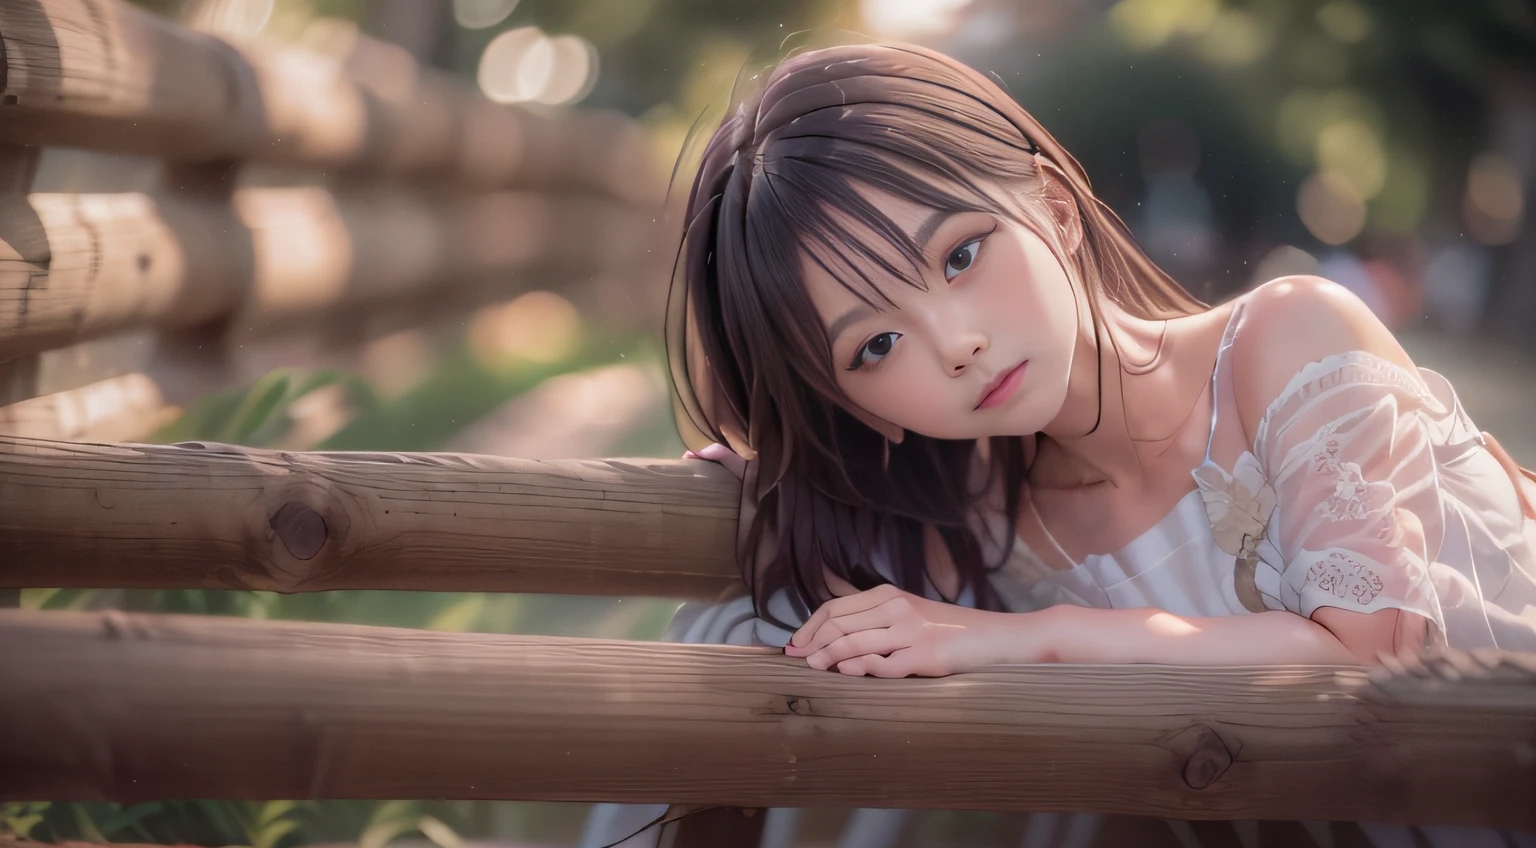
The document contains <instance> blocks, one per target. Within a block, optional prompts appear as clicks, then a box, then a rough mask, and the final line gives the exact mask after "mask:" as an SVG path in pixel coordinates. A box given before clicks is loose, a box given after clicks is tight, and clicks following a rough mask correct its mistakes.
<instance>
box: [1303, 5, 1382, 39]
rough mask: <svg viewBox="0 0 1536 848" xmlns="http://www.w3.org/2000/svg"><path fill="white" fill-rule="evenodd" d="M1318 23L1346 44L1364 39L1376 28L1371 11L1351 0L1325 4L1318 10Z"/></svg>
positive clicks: (1325, 30)
mask: <svg viewBox="0 0 1536 848" xmlns="http://www.w3.org/2000/svg"><path fill="white" fill-rule="evenodd" d="M1317 23H1318V26H1321V27H1322V28H1323V31H1324V32H1326V33H1328V34H1329V35H1331V36H1333V37H1334V38H1337V39H1338V40H1339V41H1342V42H1344V43H1345V44H1354V43H1356V42H1358V41H1364V40H1365V38H1366V37H1367V36H1369V35H1370V34H1371V32H1372V31H1373V30H1375V28H1376V22H1375V21H1373V20H1372V19H1371V13H1370V12H1367V11H1366V10H1365V8H1364V7H1363V6H1361V5H1360V4H1359V3H1354V2H1351V1H1350V0H1333V2H1331V3H1327V4H1324V5H1323V6H1322V7H1320V8H1319V9H1318V10H1317Z"/></svg>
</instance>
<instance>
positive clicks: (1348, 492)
mask: <svg viewBox="0 0 1536 848" xmlns="http://www.w3.org/2000/svg"><path fill="white" fill-rule="evenodd" d="M1331 436H1332V432H1331V428H1329V431H1328V432H1323V433H1319V442H1321V444H1320V445H1319V446H1318V449H1317V452H1316V453H1314V454H1313V455H1312V468H1313V469H1314V470H1315V471H1317V472H1318V473H1320V474H1332V475H1334V477H1335V478H1336V479H1335V480H1334V483H1333V492H1332V493H1331V494H1329V495H1328V498H1327V500H1325V501H1323V502H1321V503H1319V504H1318V505H1317V512H1318V514H1319V515H1322V516H1324V517H1325V518H1329V519H1331V520H1333V521H1351V520H1356V521H1357V520H1360V519H1363V518H1365V517H1366V516H1367V515H1369V514H1370V513H1372V512H1375V511H1377V510H1380V509H1383V508H1385V507H1388V506H1390V505H1391V504H1392V501H1393V499H1394V496H1395V495H1396V491H1395V490H1394V489H1393V488H1392V484H1391V483H1382V482H1375V483H1372V482H1369V481H1367V480H1366V479H1365V473H1364V472H1363V471H1362V470H1361V469H1360V465H1359V463H1355V462H1339V440H1338V439H1336V438H1331Z"/></svg>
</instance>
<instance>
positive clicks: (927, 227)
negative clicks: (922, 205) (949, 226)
mask: <svg viewBox="0 0 1536 848" xmlns="http://www.w3.org/2000/svg"><path fill="white" fill-rule="evenodd" d="M957 214H959V213H957V212H956V211H955V210H953V209H940V210H938V211H936V212H934V213H933V214H932V215H929V216H928V220H926V221H924V222H923V225H922V226H920V227H918V228H917V232H916V233H914V234H913V235H912V241H913V242H914V243H915V244H916V245H917V246H918V248H919V249H920V250H921V251H922V252H923V253H927V252H928V242H929V240H931V239H932V238H933V234H934V232H936V231H937V230H938V229H939V227H940V226H942V225H943V224H944V222H945V221H948V220H949V219H950V218H953V217H954V216H955V215H957Z"/></svg>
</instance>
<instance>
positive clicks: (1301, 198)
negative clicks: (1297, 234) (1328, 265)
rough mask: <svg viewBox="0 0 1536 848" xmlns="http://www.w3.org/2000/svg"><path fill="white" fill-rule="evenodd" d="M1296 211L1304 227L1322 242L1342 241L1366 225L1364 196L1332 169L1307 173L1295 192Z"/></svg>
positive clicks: (1340, 242) (1341, 242) (1351, 236)
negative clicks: (1307, 175)
mask: <svg viewBox="0 0 1536 848" xmlns="http://www.w3.org/2000/svg"><path fill="white" fill-rule="evenodd" d="M1296 212H1297V213H1298V214H1299V215H1300V216H1301V222H1302V223H1303V224H1305V225H1306V227H1307V231H1308V232H1310V233H1312V235H1313V236H1315V237H1316V238H1317V240H1318V241H1320V242H1322V243H1324V244H1334V245H1338V244H1343V243H1345V242H1347V241H1349V240H1350V239H1352V238H1354V237H1355V236H1357V235H1360V231H1361V230H1363V229H1364V228H1365V198H1363V197H1361V196H1360V192H1358V191H1356V190H1355V187H1354V185H1353V184H1352V183H1350V181H1349V180H1346V179H1344V178H1343V177H1341V176H1339V175H1338V174H1337V173H1335V172H1333V171H1318V172H1316V173H1314V174H1312V175H1311V176H1309V177H1307V179H1306V180H1305V181H1304V182H1303V183H1302V184H1301V189H1300V190H1299V191H1298V192H1297V193H1296Z"/></svg>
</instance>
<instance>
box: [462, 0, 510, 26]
mask: <svg viewBox="0 0 1536 848" xmlns="http://www.w3.org/2000/svg"><path fill="white" fill-rule="evenodd" d="M516 8H517V0H453V20H454V22H455V23H457V24H458V25H459V26H461V27H464V28H465V29H486V28H487V27H493V26H495V25H497V24H499V23H501V22H502V21H504V20H506V19H507V16H508V15H510V14H512V10H513V9H516Z"/></svg>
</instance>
